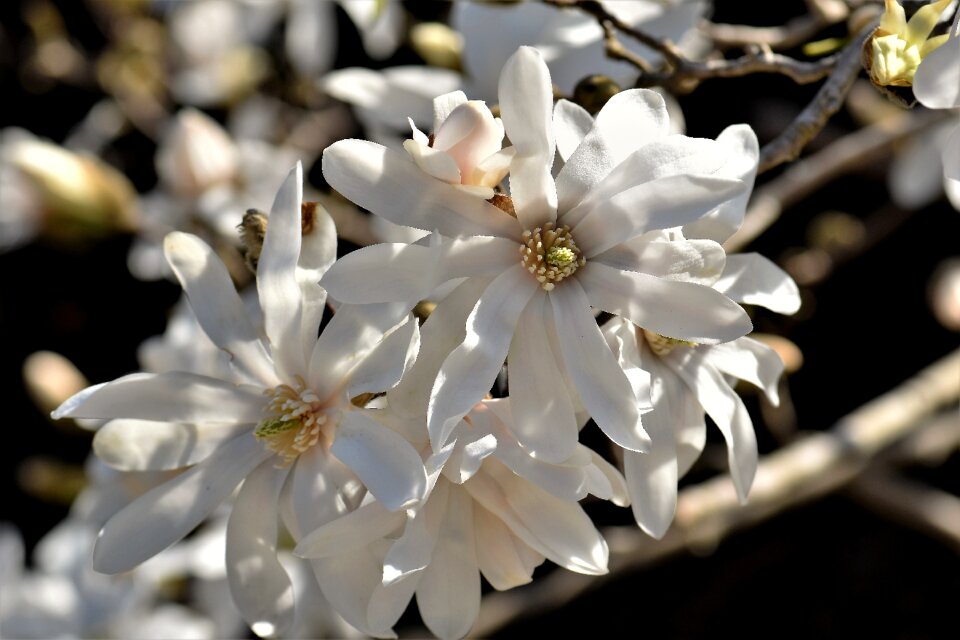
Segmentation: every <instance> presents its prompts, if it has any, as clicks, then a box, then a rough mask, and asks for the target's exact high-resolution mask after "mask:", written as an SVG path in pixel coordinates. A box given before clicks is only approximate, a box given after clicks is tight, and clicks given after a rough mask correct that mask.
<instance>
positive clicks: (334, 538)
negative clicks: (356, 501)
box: [293, 501, 407, 558]
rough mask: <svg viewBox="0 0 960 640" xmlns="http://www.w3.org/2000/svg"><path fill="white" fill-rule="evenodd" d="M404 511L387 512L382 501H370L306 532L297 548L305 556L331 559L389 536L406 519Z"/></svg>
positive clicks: (298, 552) (301, 555) (294, 551)
mask: <svg viewBox="0 0 960 640" xmlns="http://www.w3.org/2000/svg"><path fill="white" fill-rule="evenodd" d="M406 517H407V516H406V514H405V513H404V512H403V511H387V509H386V508H384V506H383V504H382V503H380V502H376V501H374V502H370V503H368V504H365V505H363V506H362V507H360V508H359V509H357V510H356V511H351V512H350V513H347V514H345V515H343V516H341V517H339V518H336V519H335V520H331V521H330V522H328V523H327V524H325V525H322V526H320V527H319V528H317V529H314V530H313V531H311V532H310V533H308V534H307V535H305V536H304V537H303V538H302V539H301V540H300V542H298V543H297V546H296V547H295V548H294V550H293V553H294V555H297V556H300V557H301V558H328V557H330V556H335V555H338V554H342V553H348V552H350V551H353V550H355V549H359V548H361V547H365V546H366V545H368V544H370V543H372V542H373V541H374V540H378V539H380V538H384V537H387V536H388V535H390V534H391V533H392V532H394V531H396V530H397V529H398V528H399V527H401V526H402V525H403V523H404V520H406Z"/></svg>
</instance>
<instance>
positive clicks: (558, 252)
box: [547, 247, 577, 269]
mask: <svg viewBox="0 0 960 640" xmlns="http://www.w3.org/2000/svg"><path fill="white" fill-rule="evenodd" d="M576 259H577V254H575V253H574V252H573V251H572V250H570V249H568V248H567V247H550V250H549V251H547V264H549V265H550V266H552V267H557V268H558V269H563V268H564V267H566V266H567V265H569V264H570V263H572V262H573V261H574V260H576Z"/></svg>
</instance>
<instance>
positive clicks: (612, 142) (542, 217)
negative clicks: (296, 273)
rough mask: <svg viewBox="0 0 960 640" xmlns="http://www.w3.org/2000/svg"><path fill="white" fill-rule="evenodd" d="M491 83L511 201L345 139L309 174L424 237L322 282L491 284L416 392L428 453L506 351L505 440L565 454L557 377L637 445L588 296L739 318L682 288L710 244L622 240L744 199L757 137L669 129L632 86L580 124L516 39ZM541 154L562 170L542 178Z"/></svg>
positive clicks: (653, 320)
mask: <svg viewBox="0 0 960 640" xmlns="http://www.w3.org/2000/svg"><path fill="white" fill-rule="evenodd" d="M500 88H501V89H500V107H501V117H502V119H503V124H504V127H505V130H506V134H507V136H508V137H509V139H510V140H511V142H512V143H513V148H514V153H515V155H514V158H513V161H512V163H511V167H510V196H509V198H507V197H505V196H502V195H501V196H498V197H497V198H495V199H494V200H493V201H494V202H498V203H499V205H500V206H501V207H503V208H498V207H497V206H494V205H493V204H491V203H490V202H487V201H484V200H482V199H480V198H478V197H476V196H475V195H471V194H468V193H464V192H463V191H461V190H459V189H457V188H456V187H454V186H451V185H450V184H447V183H446V182H444V181H441V180H437V179H436V178H434V177H433V176H431V175H429V174H427V173H425V172H424V171H422V170H421V169H420V168H419V167H418V166H417V164H416V163H414V162H411V161H410V159H409V157H408V156H406V155H405V154H400V153H396V152H394V151H391V150H390V149H386V148H384V147H382V146H380V145H377V144H374V143H370V142H364V141H360V140H344V141H340V142H337V143H335V144H334V145H332V146H331V147H329V148H328V149H327V150H326V151H325V152H324V156H323V170H324V175H325V177H326V179H327V181H328V182H329V183H330V184H331V186H333V187H334V188H335V189H337V190H338V191H339V192H340V193H342V194H343V195H345V196H346V197H348V198H349V199H351V200H353V201H354V202H355V203H357V204H358V205H360V206H362V207H364V208H366V209H368V210H370V211H371V212H373V213H374V214H376V215H379V216H382V217H384V218H387V219H389V220H391V221H393V222H396V223H398V224H404V225H408V226H412V227H416V228H420V229H423V230H427V231H435V233H434V234H433V235H432V236H431V238H430V239H429V241H421V242H419V243H417V244H413V245H404V244H381V245H375V246H372V247H367V248H365V249H362V250H360V251H357V252H355V253H353V254H350V255H349V256H347V257H345V258H344V259H342V260H341V261H340V262H338V264H337V265H335V266H334V267H333V268H332V269H331V270H330V271H329V272H328V273H327V275H326V276H325V278H324V286H326V287H328V288H329V290H330V292H331V295H333V296H334V297H335V298H338V299H343V300H344V301H349V302H353V303H370V302H374V301H380V302H383V301H406V302H407V303H410V302H411V301H416V300H419V299H422V298H424V297H426V295H428V294H429V293H430V292H431V291H432V290H433V289H434V288H435V287H436V286H437V285H439V284H442V283H444V282H446V281H448V280H452V279H457V278H463V277H467V278H470V279H475V278H480V279H487V278H489V279H491V281H490V282H489V285H488V286H487V287H486V289H485V290H484V291H483V294H482V295H481V296H480V297H479V300H478V302H477V304H476V306H475V307H474V309H473V311H472V313H471V315H470V317H469V319H468V320H467V332H466V337H465V339H464V340H463V341H462V343H461V344H460V345H459V346H457V347H456V349H454V350H453V352H452V353H451V354H450V355H449V357H447V359H446V361H445V362H444V363H443V366H442V367H441V368H440V370H439V374H438V376H437V380H436V384H435V386H434V387H433V391H432V394H431V397H430V401H429V402H430V406H429V429H430V436H431V439H432V443H433V446H434V448H435V449H436V450H439V449H440V448H442V447H443V446H444V445H445V444H446V443H447V441H448V440H449V439H450V436H451V434H452V432H453V430H454V428H455V427H456V425H457V424H458V423H459V422H460V420H461V419H462V418H463V416H464V415H466V414H467V412H468V411H470V409H471V408H472V407H473V406H474V405H475V404H476V403H477V402H479V401H480V400H481V399H482V397H483V395H484V394H485V393H487V391H488V390H489V389H490V387H491V385H492V383H493V381H494V379H495V378H496V377H497V375H498V374H499V372H500V369H501V367H502V365H503V362H504V358H505V357H508V360H509V362H508V366H509V374H510V396H511V404H512V407H513V414H514V417H515V423H516V428H517V429H518V432H517V436H518V437H519V439H520V441H521V442H522V443H523V445H524V447H525V448H527V449H528V450H529V451H530V452H531V453H533V454H534V455H536V456H537V457H538V458H539V459H543V460H547V461H551V462H561V461H564V460H567V459H568V458H569V457H570V456H571V455H572V454H573V452H574V450H575V448H576V444H577V432H578V424H577V420H576V417H575V410H574V404H575V402H576V400H571V398H570V394H569V393H568V392H567V390H568V389H569V388H570V387H572V388H574V389H575V390H576V395H577V396H579V401H580V402H582V404H583V406H584V407H585V408H586V410H587V411H588V412H589V414H590V415H591V416H592V417H593V418H594V420H595V421H596V423H597V424H598V425H599V426H600V428H601V429H602V430H603V431H604V432H605V433H606V434H607V435H608V436H609V437H610V438H611V439H612V440H613V441H614V442H616V443H617V444H619V445H620V446H622V447H624V448H626V449H629V450H632V451H640V450H644V449H646V448H647V446H648V444H649V439H648V436H647V434H645V433H644V432H643V431H642V428H641V427H640V423H639V419H638V408H637V406H636V404H635V403H634V402H633V401H632V400H631V394H632V392H631V390H630V385H629V382H628V381H627V378H626V377H625V375H624V373H623V371H622V370H621V369H620V367H619V366H618V365H617V363H616V360H615V358H614V357H613V355H612V353H611V352H610V350H609V349H608V348H607V347H606V343H605V341H604V339H603V336H602V335H601V333H600V330H599V328H598V327H597V324H596V322H595V319H594V313H593V308H597V309H601V310H604V311H608V312H610V313H613V314H615V315H620V316H623V317H625V318H627V319H629V320H631V321H632V322H634V323H636V324H640V325H643V326H646V327H649V328H650V329H651V330H653V331H656V332H658V333H661V334H663V335H669V336H671V337H675V338H678V339H683V340H691V341H696V342H698V343H703V344H715V343H717V342H725V341H729V340H733V339H736V338H738V337H740V336H742V335H744V334H745V333H747V332H748V331H749V330H750V327H751V325H750V321H749V318H748V317H747V315H746V314H745V313H744V311H743V309H741V308H740V306H739V305H737V304H736V303H734V302H733V301H731V300H730V299H729V298H727V297H725V296H724V295H723V294H721V293H720V292H718V291H716V290H715V289H712V288H710V287H709V286H704V285H703V284H698V283H697V282H696V279H697V277H698V276H697V274H699V273H700V272H701V271H704V272H710V273H713V272H716V273H719V272H720V271H721V270H722V268H723V260H724V252H723V249H722V248H721V247H720V245H719V244H717V243H716V242H714V241H711V240H697V241H686V240H680V241H673V242H661V243H656V244H652V245H651V244H650V243H648V242H647V241H646V240H644V239H642V238H639V237H640V236H642V235H643V234H645V233H647V232H648V231H651V230H656V229H664V228H672V227H677V226H681V225H685V224H694V223H695V224H698V225H702V226H709V225H714V226H725V225H727V222H728V221H727V217H728V216H727V213H726V210H725V208H723V207H722V208H721V209H720V210H717V207H718V206H720V205H724V203H728V202H733V201H734V200H733V199H736V201H739V200H742V199H745V198H746V193H745V192H746V184H745V183H744V181H743V180H742V179H741V178H742V177H743V175H744V170H743V167H742V165H744V164H747V165H749V164H750V163H749V160H750V158H751V157H752V159H753V160H752V162H753V165H754V166H755V164H756V138H755V137H754V135H753V132H752V131H750V129H749V128H747V127H732V128H731V129H730V130H728V131H726V132H724V134H723V135H722V136H721V137H720V139H719V140H718V141H713V140H701V139H692V138H687V137H685V136H679V135H670V133H669V118H668V116H667V111H666V108H665V107H664V103H663V100H662V98H661V97H660V96H659V95H658V94H657V93H655V92H652V91H646V90H631V91H626V92H623V93H621V94H619V95H617V96H615V97H614V98H613V99H612V100H611V101H610V102H609V103H608V104H607V105H606V106H605V107H604V109H603V110H602V111H601V112H600V113H599V114H598V116H597V119H596V122H593V120H592V119H591V118H590V116H589V115H588V114H587V113H586V112H585V111H583V110H582V109H579V108H578V107H576V106H575V105H572V104H571V103H568V102H565V101H561V102H560V103H558V105H557V107H556V116H554V115H553V112H554V109H553V100H552V92H551V83H550V76H549V73H548V71H547V68H546V66H545V65H544V63H543V60H542V59H541V57H540V55H539V53H537V52H536V50H534V49H530V48H526V47H525V48H521V49H520V50H519V51H518V52H517V54H516V55H515V56H514V57H512V58H511V60H510V61H509V62H508V64H507V65H506V67H505V68H504V73H503V76H502V78H501V84H500ZM578 109H579V110H578ZM555 130H556V133H555ZM556 151H559V153H560V156H561V157H562V158H564V159H565V164H564V166H563V168H562V169H561V170H560V171H559V172H558V173H557V177H556V178H555V179H554V177H553V175H552V173H551V169H552V165H553V162H554V154H555V152H556ZM751 179H752V178H751ZM737 224H738V223H737ZM734 228H735V227H734ZM683 279H686V280H691V282H683V281H681V280H683ZM440 306H441V307H442V306H443V302H441V305H440Z"/></svg>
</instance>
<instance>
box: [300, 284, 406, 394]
mask: <svg viewBox="0 0 960 640" xmlns="http://www.w3.org/2000/svg"><path fill="white" fill-rule="evenodd" d="M409 310H410V307H409V305H407V304H404V303H385V304H366V305H342V306H341V307H340V308H339V309H337V312H336V313H335V314H333V318H331V319H330V322H329V323H328V324H327V326H326V327H324V329H323V333H322V334H320V338H319V339H318V340H317V342H316V344H315V345H314V347H313V353H312V354H311V356H310V368H309V373H308V376H307V382H308V383H309V386H310V388H311V389H313V390H314V392H316V394H317V395H318V396H319V397H320V398H323V399H326V398H328V397H329V396H330V394H332V393H336V392H338V391H342V390H343V385H344V384H346V382H347V380H346V376H347V374H348V373H349V372H350V370H351V369H353V368H354V367H355V366H357V364H358V363H359V362H360V361H362V360H363V358H365V357H366V356H367V354H369V353H370V352H371V351H372V350H373V349H374V347H376V346H377V345H378V344H380V341H381V340H382V339H383V335H384V334H385V333H386V332H388V331H389V330H390V329H392V328H393V327H395V326H397V325H398V324H399V323H400V322H402V321H403V319H404V318H406V316H407V313H408V312H409Z"/></svg>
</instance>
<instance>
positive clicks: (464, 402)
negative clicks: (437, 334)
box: [427, 263, 540, 451]
mask: <svg viewBox="0 0 960 640" xmlns="http://www.w3.org/2000/svg"><path fill="white" fill-rule="evenodd" d="M539 287H540V285H539V283H537V281H536V280H535V279H534V278H532V277H530V274H528V273H527V272H526V271H525V270H524V268H523V267H522V266H521V265H520V264H519V263H518V264H516V265H515V266H513V267H510V268H509V269H507V270H506V271H504V272H503V273H501V274H500V275H499V276H497V277H496V279H494V281H493V282H491V283H490V286H488V287H487V289H486V290H485V291H484V292H483V295H481V296H480V299H479V301H478V302H477V305H476V307H474V309H473V311H472V312H471V314H470V317H469V318H467V327H466V337H465V338H464V340H463V343H462V344H461V345H460V346H459V347H457V348H456V349H454V350H453V352H452V353H451V354H450V355H449V356H447V358H446V360H444V362H443V366H441V367H440V371H439V372H438V373H437V379H436V382H435V383H434V386H433V391H432V392H431V394H430V405H429V409H428V414H427V416H428V417H427V424H428V428H429V431H430V440H431V442H432V443H433V448H434V451H438V450H439V449H441V448H442V447H443V445H444V444H446V442H447V439H448V438H449V436H450V433H451V432H452V431H453V429H454V427H456V426H457V424H458V423H459V422H460V420H461V419H462V418H463V416H465V415H466V414H467V412H468V411H470V409H471V408H473V405H475V404H476V403H477V402H479V401H480V399H481V398H483V396H484V394H486V393H487V392H488V391H490V387H491V386H492V385H493V382H494V380H496V378H497V375H498V374H499V373H500V369H501V367H502V366H503V360H504V358H505V357H506V355H507V351H508V350H509V348H510V341H511V339H512V338H513V332H514V330H515V329H516V327H517V321H518V320H519V317H520V314H521V312H522V311H523V309H524V307H526V305H527V302H528V301H529V300H530V298H531V297H533V294H534V293H535V292H536V291H537V290H538V289H539Z"/></svg>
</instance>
